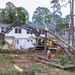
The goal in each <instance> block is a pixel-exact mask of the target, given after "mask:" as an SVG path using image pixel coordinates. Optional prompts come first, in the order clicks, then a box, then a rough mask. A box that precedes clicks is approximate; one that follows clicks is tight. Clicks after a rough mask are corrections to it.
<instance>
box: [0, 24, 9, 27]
mask: <svg viewBox="0 0 75 75" xmlns="http://www.w3.org/2000/svg"><path fill="white" fill-rule="evenodd" d="M7 26H8V24H3V23H0V27H5V28H6V27H7Z"/></svg>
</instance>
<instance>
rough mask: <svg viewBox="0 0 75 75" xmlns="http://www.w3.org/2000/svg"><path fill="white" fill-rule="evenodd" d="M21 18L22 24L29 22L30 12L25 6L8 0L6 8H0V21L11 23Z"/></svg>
mask: <svg viewBox="0 0 75 75" xmlns="http://www.w3.org/2000/svg"><path fill="white" fill-rule="evenodd" d="M16 19H19V20H20V22H21V23H22V24H25V23H28V21H29V13H28V11H27V10H26V9H25V8H23V7H16V6H15V5H14V4H13V3H11V2H7V3H6V7H5V8H4V9H0V22H1V23H7V24H10V23H12V22H13V21H15V20H16Z"/></svg>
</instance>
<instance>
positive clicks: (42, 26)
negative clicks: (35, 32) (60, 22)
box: [29, 24, 56, 30]
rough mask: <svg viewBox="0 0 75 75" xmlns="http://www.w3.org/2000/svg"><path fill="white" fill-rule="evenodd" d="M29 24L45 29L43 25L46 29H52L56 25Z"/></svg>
mask: <svg viewBox="0 0 75 75" xmlns="http://www.w3.org/2000/svg"><path fill="white" fill-rule="evenodd" d="M29 26H31V27H34V28H37V29H45V26H46V27H47V28H48V29H52V30H54V29H55V27H56V26H54V25H34V24H29Z"/></svg>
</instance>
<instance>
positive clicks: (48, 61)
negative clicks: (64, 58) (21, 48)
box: [32, 54, 75, 69]
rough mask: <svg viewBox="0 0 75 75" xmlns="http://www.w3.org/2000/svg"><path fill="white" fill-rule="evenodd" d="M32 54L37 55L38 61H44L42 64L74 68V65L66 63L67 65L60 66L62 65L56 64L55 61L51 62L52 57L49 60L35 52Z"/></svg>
mask: <svg viewBox="0 0 75 75" xmlns="http://www.w3.org/2000/svg"><path fill="white" fill-rule="evenodd" d="M32 55H33V56H36V57H38V58H39V59H40V60H39V61H40V62H42V63H44V64H50V65H52V66H55V67H57V68H60V69H70V68H75V65H73V64H72V65H67V66H62V65H60V64H56V63H53V62H52V59H51V60H48V59H46V58H44V57H42V56H39V55H37V54H32Z"/></svg>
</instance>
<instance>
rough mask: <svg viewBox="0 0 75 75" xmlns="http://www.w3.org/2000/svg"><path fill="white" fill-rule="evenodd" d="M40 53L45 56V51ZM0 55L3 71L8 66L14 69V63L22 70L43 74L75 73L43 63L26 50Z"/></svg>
mask: <svg viewBox="0 0 75 75" xmlns="http://www.w3.org/2000/svg"><path fill="white" fill-rule="evenodd" d="M40 55H42V56H43V57H46V58H47V55H46V53H44V54H42V53H40ZM0 56H1V58H0V71H4V70H5V69H7V67H8V66H10V67H11V69H13V70H16V69H15V68H14V64H16V65H17V66H19V67H20V68H22V69H23V70H25V69H34V70H35V72H39V73H43V75H44V74H46V75H75V71H72V70H61V69H59V68H55V67H53V66H51V65H47V64H43V63H42V62H40V61H39V59H38V58H37V57H34V56H32V54H31V53H30V52H28V51H26V52H25V53H22V54H0ZM16 71H17V70H16ZM39 75H40V74H39Z"/></svg>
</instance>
